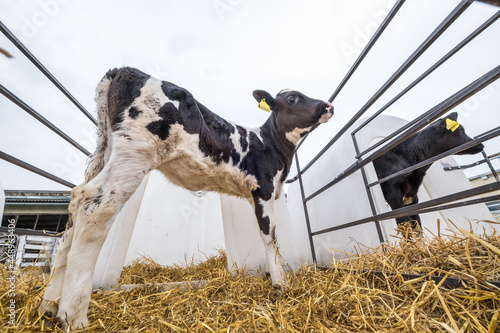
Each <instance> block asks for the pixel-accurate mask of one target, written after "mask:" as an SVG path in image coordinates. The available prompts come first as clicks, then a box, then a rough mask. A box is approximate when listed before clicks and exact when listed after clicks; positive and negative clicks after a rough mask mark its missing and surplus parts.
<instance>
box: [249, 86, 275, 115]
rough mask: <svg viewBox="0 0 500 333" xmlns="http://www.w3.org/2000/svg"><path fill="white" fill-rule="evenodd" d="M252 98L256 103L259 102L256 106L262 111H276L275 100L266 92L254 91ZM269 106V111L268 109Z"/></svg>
mask: <svg viewBox="0 0 500 333" xmlns="http://www.w3.org/2000/svg"><path fill="white" fill-rule="evenodd" d="M253 97H254V98H255V100H256V101H257V102H259V104H258V106H259V108H261V109H263V110H264V111H268V112H269V111H270V110H272V111H276V106H277V105H276V100H275V99H274V98H273V96H271V95H270V94H269V93H268V92H267V91H264V90H255V91H254V92H253ZM267 106H269V109H268V107H267Z"/></svg>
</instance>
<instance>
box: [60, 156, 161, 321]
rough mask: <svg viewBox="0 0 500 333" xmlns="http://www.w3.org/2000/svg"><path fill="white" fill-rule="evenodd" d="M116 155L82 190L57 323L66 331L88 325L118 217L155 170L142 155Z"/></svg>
mask: <svg viewBox="0 0 500 333" xmlns="http://www.w3.org/2000/svg"><path fill="white" fill-rule="evenodd" d="M135 156H137V157H134V155H133V153H132V152H122V155H121V156H120V155H118V154H114V155H112V156H111V159H110V161H109V162H108V163H107V164H106V166H105V167H104V169H103V170H102V171H101V172H100V173H99V175H97V176H96V177H95V178H94V179H93V180H92V181H91V182H89V183H88V184H86V185H85V186H84V187H83V188H82V190H81V201H80V203H79V207H78V212H77V216H76V221H75V225H74V227H73V228H74V235H73V242H72V245H71V250H70V251H69V254H68V258H67V266H66V274H65V277H64V285H63V289H62V295H61V300H60V303H59V310H58V312H57V320H58V321H59V323H60V325H61V326H62V328H63V329H64V330H66V329H67V328H68V326H70V327H71V328H81V327H85V326H87V325H88V320H87V311H88V305H89V302H90V295H91V292H92V276H93V274H94V269H95V264H96V261H97V257H98V255H99V252H100V250H101V247H102V245H103V243H104V241H105V239H106V236H107V234H108V231H109V229H110V228H111V225H112V223H113V220H114V217H115V215H116V214H117V213H118V212H119V211H120V209H121V208H122V207H123V205H124V204H125V202H126V201H127V200H128V199H129V198H130V196H131V195H132V194H133V193H134V192H135V190H136V189H137V187H138V186H139V184H140V183H141V181H142V180H143V179H144V176H145V175H146V173H147V172H149V171H150V170H151V169H152V167H151V165H146V163H147V162H145V161H144V160H143V157H142V156H141V154H139V153H137V155H135Z"/></svg>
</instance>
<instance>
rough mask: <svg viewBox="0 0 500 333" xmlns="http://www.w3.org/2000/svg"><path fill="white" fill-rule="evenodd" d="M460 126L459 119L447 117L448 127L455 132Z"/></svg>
mask: <svg viewBox="0 0 500 333" xmlns="http://www.w3.org/2000/svg"><path fill="white" fill-rule="evenodd" d="M459 126H460V124H459V123H458V122H457V121H454V120H451V119H448V118H446V129H447V130H451V131H452V132H455V130H456V129H457V128H458V127H459Z"/></svg>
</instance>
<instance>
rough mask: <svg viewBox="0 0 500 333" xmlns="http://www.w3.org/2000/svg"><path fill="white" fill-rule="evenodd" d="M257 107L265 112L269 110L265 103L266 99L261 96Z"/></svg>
mask: <svg viewBox="0 0 500 333" xmlns="http://www.w3.org/2000/svg"><path fill="white" fill-rule="evenodd" d="M259 109H261V110H264V111H266V112H271V107H269V104H267V103H266V99H265V98H263V99H261V100H260V102H259Z"/></svg>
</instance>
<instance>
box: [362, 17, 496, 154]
mask: <svg viewBox="0 0 500 333" xmlns="http://www.w3.org/2000/svg"><path fill="white" fill-rule="evenodd" d="M498 18H500V11H498V12H496V13H495V14H493V15H492V16H491V17H490V18H489V19H488V20H487V21H486V22H484V23H483V24H482V25H481V26H480V27H479V28H477V29H476V30H475V31H474V32H472V33H471V34H470V35H469V36H467V37H466V38H465V39H464V40H462V41H461V42H460V43H459V44H458V45H457V46H455V47H454V48H453V49H452V50H451V51H450V52H448V53H447V54H446V55H445V56H443V57H442V58H441V59H439V60H438V61H437V62H436V63H435V64H434V65H432V66H431V67H430V68H429V69H428V70H427V71H425V72H424V73H423V74H422V75H420V76H419V77H418V78H417V79H416V80H415V81H413V82H412V83H411V84H410V85H409V86H407V87H406V88H405V89H403V90H402V91H401V92H400V93H399V94H397V95H396V96H395V97H394V98H393V99H391V100H390V101H389V102H388V103H387V104H385V105H384V106H383V107H382V108H381V109H380V110H378V111H377V112H375V113H374V114H373V115H371V116H370V117H369V118H368V119H367V120H366V121H364V122H363V123H362V124H361V125H359V126H358V128H356V129H355V130H354V131H353V132H352V133H353V134H355V133H357V132H359V130H361V129H362V128H363V127H365V126H366V125H367V124H368V123H370V122H371V121H372V120H373V119H375V117H377V116H378V115H380V114H381V113H382V112H384V111H385V110H386V109H387V108H389V107H390V106H391V105H392V104H394V103H395V102H396V101H397V100H398V99H400V98H401V97H403V96H404V95H405V94H406V93H407V92H408V91H410V90H411V89H413V88H414V87H415V86H416V85H417V84H418V83H420V82H421V81H422V80H423V79H425V78H426V77H427V76H428V75H429V74H431V73H432V72H434V71H435V70H436V69H437V68H438V67H439V66H441V65H442V64H443V63H445V62H446V61H447V60H448V59H449V58H451V57H452V56H453V55H455V53H457V52H458V51H460V50H461V49H462V48H463V47H464V46H465V45H467V44H468V43H469V42H470V41H472V40H473V39H474V38H476V37H477V36H478V35H479V34H480V33H481V32H483V31H484V30H485V29H486V28H488V27H489V26H490V25H491V24H493V23H494V22H495V21H496V20H498ZM369 151H371V149H367V150H365V151H364V152H363V153H362V154H360V155H359V156H361V155H364V154H366V153H367V152H369ZM359 156H356V158H358V157H359Z"/></svg>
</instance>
